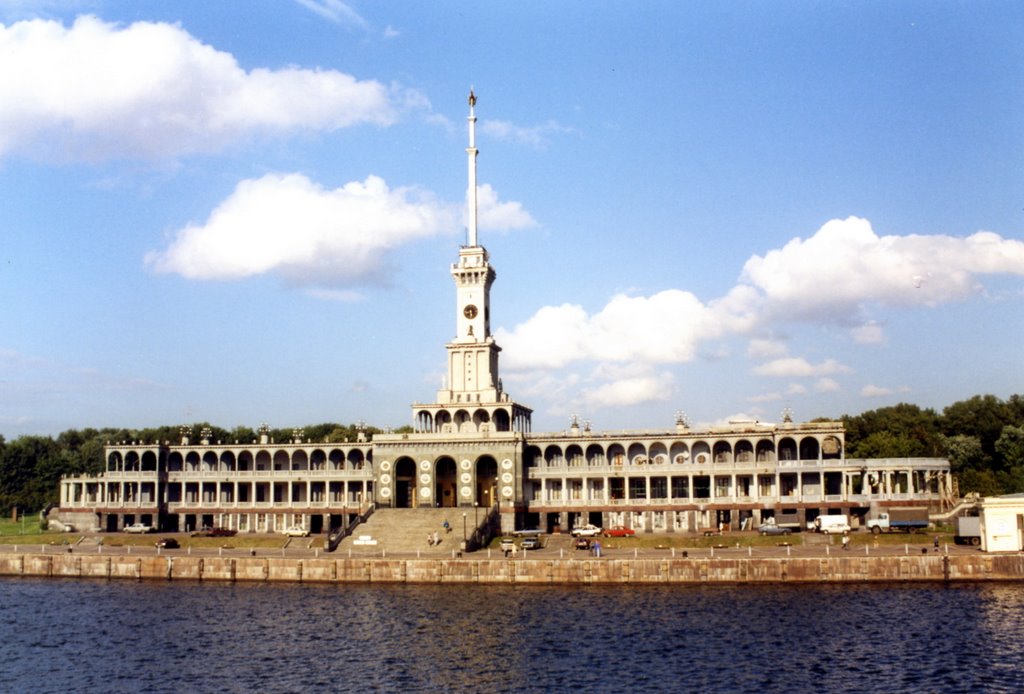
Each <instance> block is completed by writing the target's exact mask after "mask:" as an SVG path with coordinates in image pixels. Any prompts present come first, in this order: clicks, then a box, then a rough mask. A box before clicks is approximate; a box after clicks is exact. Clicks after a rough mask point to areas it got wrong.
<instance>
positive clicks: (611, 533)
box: [604, 525, 636, 537]
mask: <svg viewBox="0 0 1024 694" xmlns="http://www.w3.org/2000/svg"><path fill="white" fill-rule="evenodd" d="M633 535H636V531H635V530H633V529H632V528H624V527H622V526H621V525H616V526H615V527H613V528H606V529H605V531H604V536H605V537H632V536H633Z"/></svg>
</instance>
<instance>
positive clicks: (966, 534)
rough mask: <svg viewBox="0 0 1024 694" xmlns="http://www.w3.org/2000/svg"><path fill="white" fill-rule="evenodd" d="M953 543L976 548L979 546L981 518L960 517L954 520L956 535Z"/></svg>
mask: <svg viewBox="0 0 1024 694" xmlns="http://www.w3.org/2000/svg"><path fill="white" fill-rule="evenodd" d="M953 542H955V543H956V544H958V545H971V546H973V547H977V546H978V545H980V544H981V518H979V517H978V516H960V517H959V518H957V519H956V535H954V536H953Z"/></svg>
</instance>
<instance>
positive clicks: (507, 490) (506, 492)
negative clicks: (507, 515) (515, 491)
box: [501, 487, 512, 499]
mask: <svg viewBox="0 0 1024 694" xmlns="http://www.w3.org/2000/svg"><path fill="white" fill-rule="evenodd" d="M501 495H502V496H503V497H505V498H506V499H511V498H512V487H502V488H501Z"/></svg>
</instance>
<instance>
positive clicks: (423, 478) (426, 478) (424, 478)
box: [420, 472, 430, 484]
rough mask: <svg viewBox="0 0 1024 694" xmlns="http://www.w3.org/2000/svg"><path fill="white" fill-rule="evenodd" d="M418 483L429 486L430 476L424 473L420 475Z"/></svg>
mask: <svg viewBox="0 0 1024 694" xmlns="http://www.w3.org/2000/svg"><path fill="white" fill-rule="evenodd" d="M420 482H421V483H422V484H430V475H428V474H427V473H425V472H424V473H423V474H422V475H420Z"/></svg>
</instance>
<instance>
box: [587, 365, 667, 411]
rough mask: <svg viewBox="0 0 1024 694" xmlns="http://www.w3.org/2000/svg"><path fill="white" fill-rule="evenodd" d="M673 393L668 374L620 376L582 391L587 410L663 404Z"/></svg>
mask: <svg viewBox="0 0 1024 694" xmlns="http://www.w3.org/2000/svg"><path fill="white" fill-rule="evenodd" d="M673 393H674V379H673V377H672V375H671V374H669V373H662V374H637V375H632V376H621V377H618V378H614V379H613V380H610V381H607V382H605V383H601V384H600V385H598V386H596V387H588V388H586V389H584V390H583V404H584V405H585V406H586V407H588V408H593V409H603V408H607V407H628V406H632V405H639V404H641V403H645V402H665V401H667V400H669V399H670V398H671V397H672V395H673Z"/></svg>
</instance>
